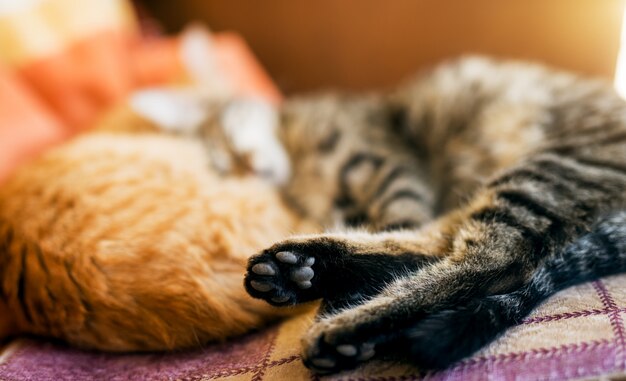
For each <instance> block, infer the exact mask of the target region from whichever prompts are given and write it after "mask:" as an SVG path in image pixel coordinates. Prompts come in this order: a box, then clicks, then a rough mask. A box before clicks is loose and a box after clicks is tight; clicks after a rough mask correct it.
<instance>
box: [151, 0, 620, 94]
mask: <svg viewBox="0 0 626 381" xmlns="http://www.w3.org/2000/svg"><path fill="white" fill-rule="evenodd" d="M141 4H142V5H143V6H144V7H145V8H146V9H147V10H149V11H150V12H151V13H152V14H153V15H154V16H155V18H156V19H157V20H158V21H159V22H160V23H161V24H162V25H163V26H164V28H165V30H166V31H168V32H177V31H179V30H180V29H181V28H183V27H184V25H186V24H187V23H188V22H189V21H190V20H199V21H203V22H206V23H207V25H208V26H209V27H210V28H211V29H212V30H214V31H223V30H234V31H237V32H238V33H240V34H241V35H242V36H243V37H244V38H245V40H246V41H247V42H248V44H249V45H250V47H251V48H252V50H253V52H254V53H255V54H256V56H257V57H258V59H259V60H260V62H261V63H262V64H263V65H264V66H265V68H266V69H267V70H268V71H269V73H270V75H271V77H272V78H273V79H274V81H275V82H276V83H277V84H278V86H279V88H280V89H281V90H283V91H284V92H285V93H287V94H289V93H293V92H297V91H305V90H312V89H317V88H320V87H341V88H349V89H370V88H379V87H383V86H389V85H392V84H394V83H396V82H397V81H398V80H400V79H402V78H404V77H406V76H407V75H409V74H411V73H413V72H414V71H415V70H417V69H419V68H422V67H424V66H427V65H432V64H434V63H436V62H437V61H440V60H441V59H444V58H447V57H451V56H457V55H459V54H463V53H468V52H479V53H487V54H493V55H498V56H506V57H516V58H524V59H533V60H540V61H543V62H547V63H549V64H552V65H556V66H560V67H564V68H568V69H572V70H577V71H581V72H584V73H588V74H592V75H600V76H604V77H606V78H612V77H613V75H614V71H615V64H616V58H617V54H618V47H619V37H620V28H621V21H622V14H623V12H624V5H625V3H624V1H623V0H505V1H502V0H391V1H385V0H340V1H337V0H314V1H312V0H263V1H256V0H228V1H223V0H177V1H170V0H145V1H143V2H141Z"/></svg>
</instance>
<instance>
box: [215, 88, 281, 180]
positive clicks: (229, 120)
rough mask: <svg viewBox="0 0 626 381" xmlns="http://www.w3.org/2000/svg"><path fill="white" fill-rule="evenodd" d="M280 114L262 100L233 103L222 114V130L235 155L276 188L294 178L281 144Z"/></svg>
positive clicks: (236, 101) (244, 100) (245, 100)
mask: <svg viewBox="0 0 626 381" xmlns="http://www.w3.org/2000/svg"><path fill="white" fill-rule="evenodd" d="M278 123H279V121H278V113H277V111H276V109H275V108H274V107H273V106H272V105H270V104H269V103H267V102H264V101H262V100H260V99H241V100H235V101H232V102H231V103H230V104H229V105H228V106H226V109H225V110H224V113H223V114H222V126H223V128H224V132H225V134H226V136H227V137H228V139H229V140H230V142H231V144H232V146H233V148H234V149H235V151H236V152H237V153H238V154H239V155H241V156H242V157H247V158H248V159H249V160H250V163H249V164H250V166H251V167H252V170H253V171H254V172H255V173H256V174H258V175H260V176H262V177H264V178H266V179H268V180H269V181H271V182H272V183H274V184H279V185H280V184H284V183H285V182H286V181H287V180H288V179H289V176H290V175H291V166H290V163H289V157H288V156H287V152H286V151H285V149H284V147H283V146H282V144H281V143H280V141H279V140H278V136H277V132H278V131H277V130H278Z"/></svg>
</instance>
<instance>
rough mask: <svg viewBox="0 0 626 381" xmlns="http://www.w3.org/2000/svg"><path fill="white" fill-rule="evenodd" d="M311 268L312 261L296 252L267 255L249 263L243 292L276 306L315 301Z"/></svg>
mask: <svg viewBox="0 0 626 381" xmlns="http://www.w3.org/2000/svg"><path fill="white" fill-rule="evenodd" d="M314 264H315V257H312V256H308V255H306V254H303V253H299V252H297V251H279V252H272V251H266V252H264V253H262V254H260V255H258V256H256V257H253V258H252V259H251V260H250V264H249V267H248V273H247V274H246V279H245V286H246V290H247V291H248V293H249V294H250V295H251V296H253V297H255V298H259V299H263V300H265V301H267V302H268V303H270V304H272V305H275V306H287V305H293V304H297V303H301V302H305V301H309V300H313V299H317V298H318V295H317V294H316V291H315V289H313V281H314V278H315V271H314V270H313V266H314Z"/></svg>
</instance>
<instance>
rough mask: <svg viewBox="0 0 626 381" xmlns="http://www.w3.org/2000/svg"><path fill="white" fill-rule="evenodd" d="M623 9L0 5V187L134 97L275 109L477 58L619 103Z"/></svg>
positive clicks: (6, 1) (619, 4) (297, 1)
mask: <svg viewBox="0 0 626 381" xmlns="http://www.w3.org/2000/svg"><path fill="white" fill-rule="evenodd" d="M625 6H626V0H263V1H258V0H228V1H226V0H176V1H171V0H0V181H1V180H2V179H4V178H5V177H6V176H7V175H8V174H9V173H10V172H11V171H12V170H14V169H15V168H16V167H17V166H18V165H19V164H20V163H23V162H25V161H27V160H28V159H30V158H32V157H34V156H36V155H37V154H38V153H39V152H41V151H42V150H44V149H45V148H47V147H49V146H51V145H54V144H58V143H60V142H63V141H65V140H66V139H67V138H69V137H71V136H73V135H74V134H76V133H81V132H82V131H85V130H89V129H91V128H93V127H94V126H95V125H99V124H98V123H100V124H102V123H101V121H102V120H105V119H106V117H107V116H108V115H112V114H114V112H113V111H114V110H119V109H120V108H122V109H123V108H124V107H125V106H126V109H129V107H128V106H129V104H132V101H131V100H132V99H133V96H134V94H136V93H137V92H141V91H143V90H146V89H154V88H161V89H162V88H180V87H185V88H194V89H200V90H201V91H203V92H205V93H210V94H211V95H212V96H218V97H237V96H255V97H262V98H265V99H266V100H268V101H270V102H272V103H274V104H277V103H279V102H280V101H281V99H282V97H283V96H285V95H287V96H288V95H291V94H294V93H298V92H305V91H313V90H317V89H322V88H324V89H327V88H334V89H337V88H339V89H344V90H370V89H381V88H386V87H389V86H392V85H394V84H396V83H398V81H400V80H402V79H403V78H405V77H407V76H410V75H412V74H414V73H415V72H416V71H419V70H420V69H423V68H425V67H428V66H432V65H434V64H436V63H437V62H439V61H441V60H444V59H447V58H451V57H456V56H459V55H462V54H468V53H480V54H488V55H494V56H499V57H506V58H516V59H530V60H535V61H540V62H544V63H547V64H550V65H553V66H558V67H561V68H564V69H569V70H574V71H578V72H581V73H584V74H588V75H593V76H600V77H603V78H605V79H607V80H609V81H616V82H617V84H618V85H619V86H618V89H621V93H622V95H624V96H626V58H624V59H622V61H623V63H619V64H618V61H619V60H618V56H619V55H620V53H619V52H620V44H621V41H624V40H625V39H624V38H620V35H621V33H622V32H621V30H622V19H623V14H624V7H625ZM194 23H195V25H203V26H195V27H194V26H193V25H194ZM624 50H625V51H626V49H624ZM624 57H626V55H624ZM620 62H621V61H620ZM127 111H128V110H127ZM131 111H133V112H136V111H137V110H131ZM149 111H154V112H156V113H159V112H162V111H163V110H162V108H161V107H160V106H154V107H152V109H151V110H149ZM142 115H144V116H145V114H142ZM108 120H109V123H108V124H109V125H111V124H118V125H124V123H125V122H120V120H119V119H111V118H109V119H108ZM126 124H128V123H126Z"/></svg>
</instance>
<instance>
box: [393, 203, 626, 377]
mask: <svg viewBox="0 0 626 381" xmlns="http://www.w3.org/2000/svg"><path fill="white" fill-rule="evenodd" d="M622 272H626V211H622V212H618V213H614V214H611V215H610V216H607V217H605V218H603V219H602V220H600V221H599V222H598V223H597V224H596V225H595V226H594V227H593V229H592V230H591V232H590V233H588V234H586V235H584V236H582V237H580V238H579V239H578V240H577V241H575V242H574V243H572V244H571V245H569V246H568V247H566V248H565V249H564V250H563V251H562V252H560V253H558V254H556V255H553V256H550V257H548V258H546V259H545V260H544V262H543V263H542V264H541V265H540V266H539V267H538V268H537V269H536V270H535V273H534V274H533V275H532V277H531V278H530V280H529V282H528V283H527V284H525V285H524V286H522V287H521V288H520V289H518V290H516V291H514V292H511V293H508V294H501V295H492V296H487V297H483V298H477V299H474V300H471V301H469V302H468V303H466V304H465V305H463V306H459V307H455V308H452V309H448V310H443V311H439V312H437V313H434V314H432V315H430V316H429V317H427V318H426V319H424V320H422V321H421V322H420V323H418V324H417V325H416V326H414V327H412V328H411V329H409V330H408V331H407V332H406V333H405V339H406V340H407V344H408V348H409V349H408V355H409V356H410V357H411V360H412V361H413V362H415V363H417V364H420V365H422V366H426V367H429V368H445V367H447V366H449V365H450V364H453V363H455V362H457V361H458V360H461V359H463V358H464V357H467V356H469V355H471V354H473V353H474V352H476V351H477V350H478V349H480V348H482V347H483V346H485V345H486V344H488V343H490V342H491V341H493V340H494V339H496V338H497V337H498V336H500V335H501V334H502V333H503V332H504V331H505V330H507V329H508V328H510V327H512V326H515V325H518V324H520V323H522V322H523V320H524V318H526V317H527V316H528V315H529V314H530V313H531V312H532V310H533V309H534V308H535V307H537V306H538V305H539V304H540V303H542V302H543V301H545V300H546V299H547V298H548V297H550V296H552V295H553V294H555V293H556V292H558V291H561V290H563V289H565V288H568V287H570V286H574V285H577V284H580V283H584V282H588V281H593V280H597V279H598V278H601V277H604V276H607V275H613V274H618V273H622Z"/></svg>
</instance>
